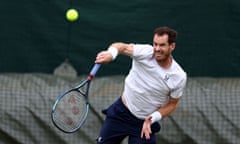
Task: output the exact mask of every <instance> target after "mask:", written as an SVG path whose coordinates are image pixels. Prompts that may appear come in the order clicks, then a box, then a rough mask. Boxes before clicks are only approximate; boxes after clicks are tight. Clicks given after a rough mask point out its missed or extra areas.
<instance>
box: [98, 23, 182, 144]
mask: <svg viewBox="0 0 240 144" xmlns="http://www.w3.org/2000/svg"><path fill="white" fill-rule="evenodd" d="M176 37H177V32H176V31H175V30H173V29H170V28H168V27H159V28H156V29H155V31H154V33H153V45H149V44H127V43H122V42H116V43H113V44H111V45H110V46H109V48H108V50H106V51H102V52H100V53H98V55H97V57H96V61H95V62H96V63H100V64H107V63H109V62H111V61H112V60H114V59H115V58H116V57H117V55H118V54H122V55H127V56H130V57H131V58H132V67H131V69H130V72H129V74H128V75H127V77H126V79H125V84H124V90H123V93H122V96H121V97H120V98H119V99H118V100H117V101H116V102H114V103H113V104H112V105H111V106H110V107H109V108H107V109H106V110H103V113H104V114H105V115H106V119H105V121H104V124H103V126H102V129H101V132H100V135H99V137H98V139H97V144H120V143H121V141H122V140H123V139H124V138H125V137H127V136H128V143H129V144H156V137H155V133H156V132H159V131H160V128H161V127H160V123H159V122H160V120H161V119H163V118H164V117H166V116H168V115H169V114H170V113H172V112H173V111H174V110H175V109H176V107H177V104H178V103H179V100H180V98H181V96H182V94H183V91H184V88H185V84H186V81H187V77H186V73H185V72H184V70H183V69H182V68H181V66H180V65H179V64H178V63H177V62H176V61H175V60H174V58H173V56H172V52H173V50H174V49H175V46H176Z"/></svg>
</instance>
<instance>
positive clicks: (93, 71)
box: [90, 63, 101, 76]
mask: <svg viewBox="0 0 240 144" xmlns="http://www.w3.org/2000/svg"><path fill="white" fill-rule="evenodd" d="M100 66H101V64H97V63H96V64H94V66H93V68H92V70H91V72H90V75H91V76H95V74H96V73H97V71H98V69H99V68H100Z"/></svg>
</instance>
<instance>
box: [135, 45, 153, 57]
mask: <svg viewBox="0 0 240 144" xmlns="http://www.w3.org/2000/svg"><path fill="white" fill-rule="evenodd" d="M133 48H134V49H133V57H141V58H143V57H148V56H152V55H153V46H152V45H150V44H134V45H133Z"/></svg>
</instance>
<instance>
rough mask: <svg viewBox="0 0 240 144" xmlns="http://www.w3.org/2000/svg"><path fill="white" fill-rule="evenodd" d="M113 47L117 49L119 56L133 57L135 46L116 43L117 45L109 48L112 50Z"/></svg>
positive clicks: (113, 44) (114, 44)
mask: <svg viewBox="0 0 240 144" xmlns="http://www.w3.org/2000/svg"><path fill="white" fill-rule="evenodd" d="M111 47H112V48H116V49H117V51H118V54H122V55H127V56H131V55H132V53H133V45H132V44H127V43H122V42H116V43H112V44H111V45H110V46H109V48H111Z"/></svg>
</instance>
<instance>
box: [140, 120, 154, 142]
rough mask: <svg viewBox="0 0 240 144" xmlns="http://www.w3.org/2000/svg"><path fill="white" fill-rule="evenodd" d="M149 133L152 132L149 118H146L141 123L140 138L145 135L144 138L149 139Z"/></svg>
mask: <svg viewBox="0 0 240 144" xmlns="http://www.w3.org/2000/svg"><path fill="white" fill-rule="evenodd" d="M151 133H152V130H151V120H150V119H146V120H145V121H144V123H143V127H142V131H141V138H143V137H144V136H145V137H146V139H150V135H151Z"/></svg>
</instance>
